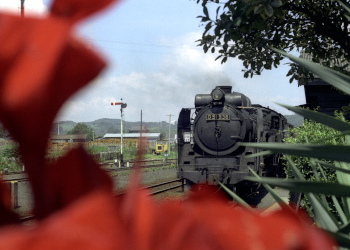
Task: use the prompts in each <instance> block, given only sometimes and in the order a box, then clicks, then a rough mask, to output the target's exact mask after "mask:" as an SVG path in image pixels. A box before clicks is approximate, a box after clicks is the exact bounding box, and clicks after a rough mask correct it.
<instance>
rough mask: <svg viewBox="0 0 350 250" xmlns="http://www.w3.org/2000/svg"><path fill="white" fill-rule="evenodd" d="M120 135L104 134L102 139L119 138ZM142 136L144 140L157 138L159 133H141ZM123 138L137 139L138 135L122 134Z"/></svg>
mask: <svg viewBox="0 0 350 250" xmlns="http://www.w3.org/2000/svg"><path fill="white" fill-rule="evenodd" d="M121 136H122V134H105V135H104V136H103V138H121ZM142 136H143V137H145V138H158V137H159V136H160V133H142ZM123 137H124V138H139V137H140V133H125V134H123Z"/></svg>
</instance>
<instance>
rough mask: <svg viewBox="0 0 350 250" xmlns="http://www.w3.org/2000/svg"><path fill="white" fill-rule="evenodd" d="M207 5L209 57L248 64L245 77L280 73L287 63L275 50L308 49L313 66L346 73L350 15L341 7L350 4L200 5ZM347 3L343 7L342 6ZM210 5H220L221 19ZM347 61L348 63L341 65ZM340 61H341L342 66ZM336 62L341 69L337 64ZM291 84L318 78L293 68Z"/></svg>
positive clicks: (245, 0) (204, 42)
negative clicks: (314, 64) (214, 13)
mask: <svg viewBox="0 0 350 250" xmlns="http://www.w3.org/2000/svg"><path fill="white" fill-rule="evenodd" d="M199 2H201V3H202V6H203V14H204V15H203V16H199V18H201V22H202V23H203V25H205V29H204V32H203V35H202V38H201V39H200V40H198V41H199V46H202V47H203V50H204V52H205V53H206V52H207V51H209V50H210V51H211V52H212V53H215V52H218V53H219V56H218V57H217V59H219V58H220V59H221V62H222V63H225V62H226V61H227V60H228V58H230V57H238V58H239V59H240V60H242V61H243V66H244V69H243V71H244V77H249V76H250V77H253V75H256V74H257V75H260V74H261V72H262V71H263V70H264V69H267V70H270V69H272V67H275V68H277V67H278V66H279V65H280V62H281V60H282V59H283V58H284V57H283V56H282V55H281V54H279V53H276V52H275V51H273V50H272V49H271V48H277V49H281V50H284V51H286V52H292V51H295V50H297V51H300V50H303V51H305V52H306V53H309V54H311V55H312V58H313V61H315V62H322V63H323V64H324V65H325V66H333V67H334V68H335V69H336V70H339V71H342V72H346V67H347V66H348V64H347V63H345V62H347V61H349V59H350V46H349V45H350V39H349V38H350V34H349V20H348V19H347V18H348V17H349V16H348V15H349V14H348V13H345V11H344V8H343V7H342V6H341V3H344V4H346V5H349V0H341V1H340V0H339V1H333V0H309V1H303V0H238V1H234V0H228V1H226V2H225V3H222V2H219V0H197V3H199ZM339 2H341V3H339ZM210 4H215V5H219V6H218V7H217V9H216V17H215V19H212V17H211V16H210V15H209V11H208V9H209V8H208V7H210V6H209V5H210ZM340 58H341V60H342V62H339V59H340ZM337 60H338V61H337ZM332 61H333V62H336V66H334V65H332ZM290 66H291V68H290V70H289V72H288V74H287V76H290V77H291V78H290V82H292V81H293V80H294V79H295V80H299V79H301V80H307V79H310V78H311V79H312V78H313V77H312V75H311V74H310V73H309V72H308V71H306V70H304V69H302V68H301V67H299V66H298V65H297V64H295V63H290Z"/></svg>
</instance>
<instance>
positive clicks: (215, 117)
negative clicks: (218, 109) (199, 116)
mask: <svg viewBox="0 0 350 250" xmlns="http://www.w3.org/2000/svg"><path fill="white" fill-rule="evenodd" d="M207 121H230V115H229V114H207Z"/></svg>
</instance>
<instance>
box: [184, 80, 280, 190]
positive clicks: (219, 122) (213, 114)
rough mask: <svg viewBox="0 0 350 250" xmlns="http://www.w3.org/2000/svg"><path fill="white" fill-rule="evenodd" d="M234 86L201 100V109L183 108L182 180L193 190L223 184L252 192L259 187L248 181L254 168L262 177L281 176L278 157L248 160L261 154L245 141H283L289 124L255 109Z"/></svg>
mask: <svg viewBox="0 0 350 250" xmlns="http://www.w3.org/2000/svg"><path fill="white" fill-rule="evenodd" d="M231 91H232V87H231V86H218V87H216V88H215V89H214V90H213V91H212V92H211V94H200V95H196V97H195V108H193V109H186V108H184V109H182V110H181V112H180V115H179V120H178V176H179V178H183V179H186V182H187V183H188V184H190V185H192V184H194V183H208V184H211V185H215V184H218V182H219V181H220V182H222V183H224V184H226V185H228V186H231V187H232V188H234V189H237V188H240V187H244V188H243V189H244V190H243V189H242V190H240V192H244V193H247V194H249V193H251V192H254V191H253V189H256V188H257V185H256V184H254V185H253V184H252V185H251V184H247V183H246V182H242V181H243V179H244V177H245V176H247V175H251V173H250V171H249V168H252V169H253V170H254V171H256V172H257V173H258V174H259V175H261V176H273V175H276V174H277V173H278V171H280V168H281V167H282V166H281V163H280V160H279V156H278V155H272V156H269V157H263V156H259V157H254V158H246V156H248V155H251V154H254V153H257V152H258V149H255V148H250V147H243V146H241V145H240V143H241V142H268V141H274V142H281V141H282V138H283V134H282V133H281V131H283V129H284V127H285V126H286V119H285V118H284V117H283V116H282V115H280V114H279V113H277V112H275V111H273V110H271V109H269V108H264V107H261V106H260V105H252V104H251V102H250V99H249V98H248V97H246V96H245V95H243V94H241V93H238V92H231Z"/></svg>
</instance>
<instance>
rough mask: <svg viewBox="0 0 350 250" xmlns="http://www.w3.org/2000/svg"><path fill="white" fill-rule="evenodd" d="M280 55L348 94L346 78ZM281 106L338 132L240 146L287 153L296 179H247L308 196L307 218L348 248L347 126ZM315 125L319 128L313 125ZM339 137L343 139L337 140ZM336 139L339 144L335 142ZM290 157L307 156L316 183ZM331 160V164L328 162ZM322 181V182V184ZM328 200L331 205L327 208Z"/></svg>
mask: <svg viewBox="0 0 350 250" xmlns="http://www.w3.org/2000/svg"><path fill="white" fill-rule="evenodd" d="M281 53H282V54H283V55H285V56H287V57H289V58H290V59H291V60H293V61H294V62H297V63H299V64H300V65H302V66H303V67H305V68H307V69H309V70H310V71H312V72H313V73H315V74H317V75H318V76H319V77H320V78H322V79H323V80H325V81H327V82H328V83H330V84H331V85H333V86H334V87H336V88H338V89H339V90H342V91H344V92H345V93H347V94H350V77H349V76H347V75H344V74H341V73H339V72H337V71H334V70H331V69H329V68H326V67H324V66H321V65H319V64H315V63H312V62H309V61H307V60H304V59H301V58H297V57H294V56H291V55H288V54H286V53H284V52H281ZM283 106H285V107H286V108H288V109H289V110H292V111H294V112H295V113H297V114H299V115H303V116H304V117H305V118H306V119H313V120H314V121H317V122H319V123H321V124H323V125H325V126H328V127H330V128H332V129H334V130H337V131H335V132H334V131H331V130H327V131H329V133H327V134H325V132H322V129H325V128H323V127H321V125H320V127H316V128H317V129H320V130H321V132H315V133H316V134H318V135H321V137H322V136H323V138H322V140H317V139H315V141H314V142H313V143H310V133H311V131H310V130H309V131H308V132H306V133H305V134H306V137H307V138H309V139H308V140H306V143H298V144H286V143H284V144H279V143H266V144H264V143H256V144H249V143H245V144H243V143H242V145H249V146H251V147H257V148H260V149H264V150H267V151H266V152H267V153H270V152H273V153H282V154H286V159H287V160H288V166H289V168H290V170H291V171H292V172H293V176H294V177H295V178H296V179H295V180H285V181H282V182H281V181H280V180H276V179H271V178H263V179H261V178H247V179H248V180H251V181H259V182H261V183H264V184H267V185H268V184H270V185H274V186H277V187H282V188H286V189H289V190H291V191H294V192H302V193H303V194H304V195H305V196H306V197H307V199H308V201H309V203H310V206H311V207H312V213H311V214H310V215H311V216H312V217H313V219H314V221H315V223H316V224H317V225H318V226H320V227H321V228H323V229H325V230H327V231H329V232H330V233H331V234H332V235H333V236H334V237H335V239H336V240H337V241H338V243H339V245H340V246H341V247H344V248H348V247H349V246H350V192H349V190H350V157H349V152H350V124H349V123H348V122H346V121H344V120H342V119H337V118H335V117H331V116H328V115H325V114H321V113H318V112H314V111H309V110H304V109H301V108H296V107H291V106H287V105H283ZM315 126H318V125H317V124H315ZM316 128H315V129H316ZM323 131H325V130H323ZM342 137H343V138H345V139H343V140H342V139H340V138H342ZM330 138H333V139H334V141H335V142H334V141H332V140H330ZM312 140H313V139H312ZM337 140H339V141H338V142H337ZM342 142H344V145H338V144H337V143H341V144H342ZM289 155H293V156H298V157H308V158H309V159H310V160H309V162H308V164H310V166H311V168H312V174H313V175H314V179H315V181H308V180H307V179H306V178H305V177H304V173H302V171H301V170H302V169H301V170H300V169H299V168H298V167H297V165H298V160H295V158H294V160H293V159H292V157H291V156H289ZM316 158H317V159H316ZM295 161H296V162H295ZM332 161H333V162H334V163H330V162H332ZM326 168H329V169H333V170H335V173H336V178H337V183H334V182H331V179H332V177H331V178H329V176H327V175H326V173H325V172H324V170H325V169H326ZM329 171H330V170H329ZM322 178H323V180H324V181H322ZM327 197H328V199H327ZM330 200H331V202H332V205H330ZM309 211H311V210H309ZM334 212H335V213H336V216H335V215H334Z"/></svg>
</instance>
